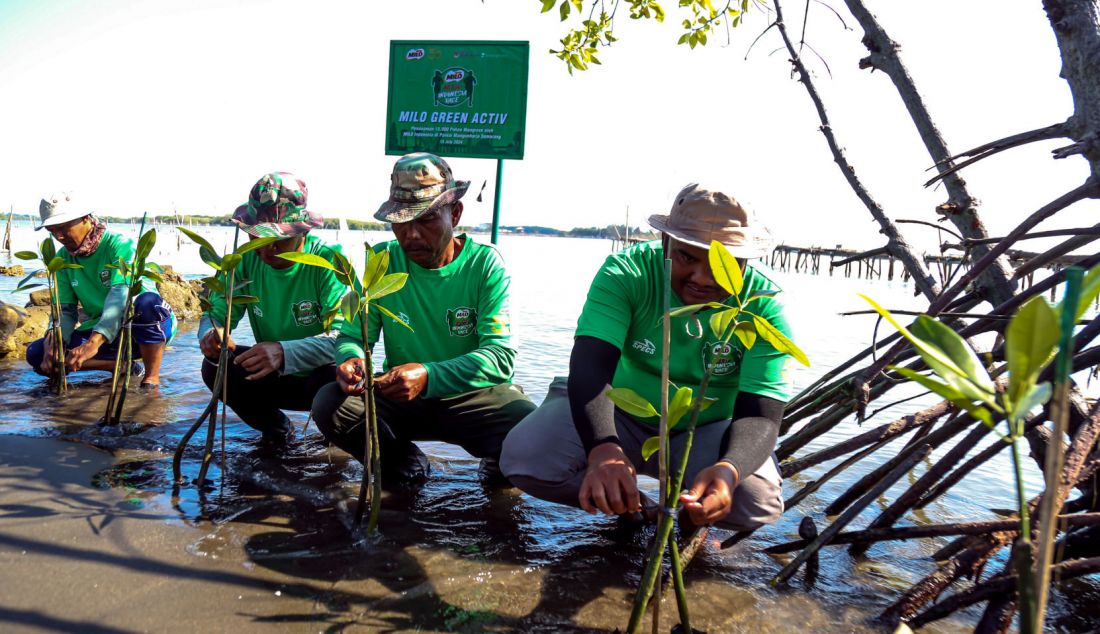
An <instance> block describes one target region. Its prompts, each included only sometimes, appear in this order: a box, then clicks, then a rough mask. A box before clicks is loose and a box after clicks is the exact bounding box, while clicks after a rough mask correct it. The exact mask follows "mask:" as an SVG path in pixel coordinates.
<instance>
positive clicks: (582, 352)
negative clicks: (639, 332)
mask: <svg viewBox="0 0 1100 634" xmlns="http://www.w3.org/2000/svg"><path fill="white" fill-rule="evenodd" d="M621 354H622V353H621V352H620V350H619V349H618V348H616V347H615V346H613V345H611V344H609V343H607V342H606V341H603V340H602V339H596V338H595V337H588V336H580V337H577V338H576V340H575V341H574V342H573V352H572V353H571V354H570V355H569V410H570V412H571V413H572V414H573V425H574V426H575V427H576V428H577V435H578V436H580V439H581V444H583V445H584V453H585V455H588V452H590V451H592V448H593V447H595V446H596V445H602V444H603V443H606V442H613V443H615V444H619V435H618V432H617V431H616V430H615V404H614V403H612V402H611V399H610V398H608V397H607V394H606V391H607V388H608V387H610V384H611V379H612V377H614V376H615V367H616V366H617V365H618V364H619V356H620V355H621Z"/></svg>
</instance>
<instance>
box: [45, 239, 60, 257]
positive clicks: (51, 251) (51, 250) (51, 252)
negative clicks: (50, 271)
mask: <svg viewBox="0 0 1100 634" xmlns="http://www.w3.org/2000/svg"><path fill="white" fill-rule="evenodd" d="M55 257H57V247H55V246H54V245H53V240H52V239H51V238H46V239H45V240H43V241H42V261H43V262H50V261H52V260H53V259H54V258H55Z"/></svg>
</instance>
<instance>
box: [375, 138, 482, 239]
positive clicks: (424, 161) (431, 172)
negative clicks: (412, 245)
mask: <svg viewBox="0 0 1100 634" xmlns="http://www.w3.org/2000/svg"><path fill="white" fill-rule="evenodd" d="M469 188H470V181H456V180H455V178H454V173H453V172H451V166H450V165H447V161H444V160H443V159H442V158H440V157H438V156H436V155H435V154H429V153H428V152H415V153H413V154H406V155H405V156H402V157H401V158H399V159H397V162H396V163H394V165H393V173H392V174H390V198H389V200H387V201H386V202H384V203H382V206H381V207H379V208H378V211H377V212H375V214H374V217H375V219H377V220H381V221H382V222H388V223H390V224H400V223H402V222H409V221H410V220H416V219H417V218H419V217H420V216H423V215H424V214H426V213H431V212H433V211H435V210H436V209H439V208H441V207H444V206H446V205H449V204H451V203H453V202H456V201H458V200H460V199H461V198H462V197H463V196H465V195H466V190H467V189H469Z"/></svg>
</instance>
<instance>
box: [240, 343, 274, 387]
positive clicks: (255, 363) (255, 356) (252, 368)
mask: <svg viewBox="0 0 1100 634" xmlns="http://www.w3.org/2000/svg"><path fill="white" fill-rule="evenodd" d="M230 343H232V342H230ZM233 363H235V364H237V365H239V366H241V367H242V368H244V369H245V371H247V372H251V374H249V375H248V376H246V377H245V378H246V379H248V380H249V381H255V380H256V379H262V378H264V377H265V376H267V375H269V374H271V373H272V372H279V371H280V370H282V369H283V344H281V343H279V342H278V341H265V342H263V343H258V344H256V345H254V346H252V347H251V348H249V349H248V350H246V351H245V352H243V353H242V354H239V355H237V356H236V357H234V359H233Z"/></svg>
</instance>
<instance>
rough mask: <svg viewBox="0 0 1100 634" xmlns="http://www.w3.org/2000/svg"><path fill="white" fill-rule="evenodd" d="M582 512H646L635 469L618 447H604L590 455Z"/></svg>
mask: <svg viewBox="0 0 1100 634" xmlns="http://www.w3.org/2000/svg"><path fill="white" fill-rule="evenodd" d="M579 500H580V503H581V508H582V509H584V510H586V511H588V512H589V513H592V514H595V513H596V512H597V511H601V512H603V513H606V514H608V515H621V514H623V513H637V512H639V511H641V510H642V499H641V495H640V494H639V493H638V482H637V479H636V478H635V471H634V465H632V464H630V459H629V458H627V457H626V454H625V453H623V448H622V447H620V446H618V445H616V444H615V443H603V444H602V445H597V446H595V447H593V448H592V451H590V452H588V470H587V471H586V472H585V474H584V482H583V483H582V484H581V493H580V496H579Z"/></svg>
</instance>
